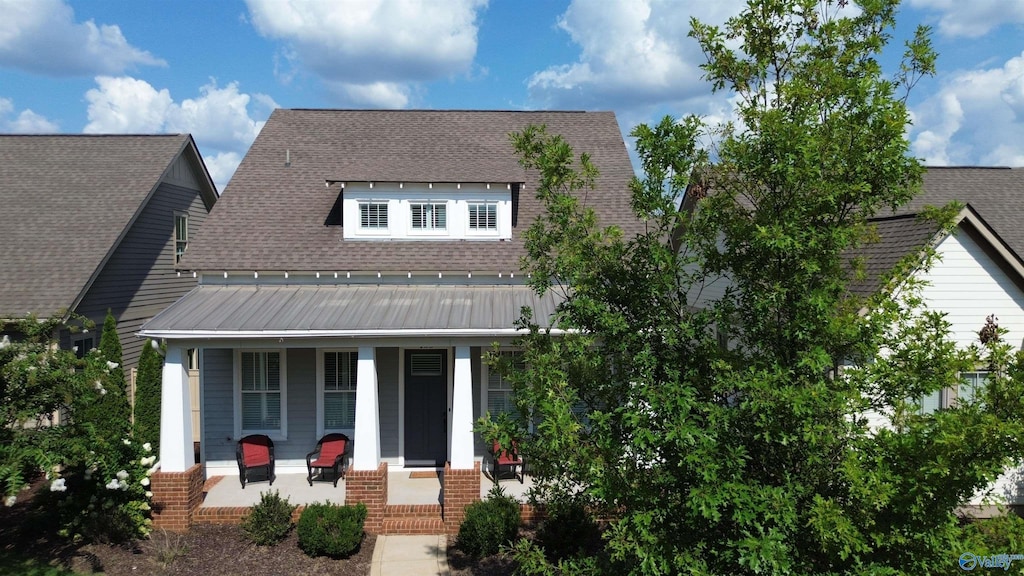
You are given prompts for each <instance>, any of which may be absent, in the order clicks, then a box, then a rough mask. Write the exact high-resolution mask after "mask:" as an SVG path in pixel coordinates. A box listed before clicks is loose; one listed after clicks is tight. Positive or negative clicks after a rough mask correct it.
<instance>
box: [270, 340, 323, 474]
mask: <svg viewBox="0 0 1024 576" xmlns="http://www.w3.org/2000/svg"><path fill="white" fill-rule="evenodd" d="M286 352H287V354H288V381H287V383H286V385H287V387H288V389H287V394H288V440H282V441H274V455H275V457H276V458H277V459H278V461H280V460H302V461H303V464H305V458H306V454H307V453H309V451H310V450H312V449H313V448H314V447H315V446H316V441H317V440H318V438H317V436H316V350H315V349H313V348H294V349H289V350H287V351H286Z"/></svg>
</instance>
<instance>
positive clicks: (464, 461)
mask: <svg viewBox="0 0 1024 576" xmlns="http://www.w3.org/2000/svg"><path fill="white" fill-rule="evenodd" d="M450 454H451V459H452V469H472V468H473V369H472V368H471V367H470V359H469V346H456V347H455V378H454V388H453V390H452V432H451V450H450Z"/></svg>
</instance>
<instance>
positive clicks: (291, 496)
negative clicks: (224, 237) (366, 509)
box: [199, 474, 345, 508]
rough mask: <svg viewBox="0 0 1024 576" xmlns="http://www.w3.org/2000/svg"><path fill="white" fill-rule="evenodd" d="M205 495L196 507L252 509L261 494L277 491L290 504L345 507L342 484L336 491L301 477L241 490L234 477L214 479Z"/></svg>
mask: <svg viewBox="0 0 1024 576" xmlns="http://www.w3.org/2000/svg"><path fill="white" fill-rule="evenodd" d="M206 483H207V486H208V487H209V491H208V492H207V493H206V498H205V499H204V500H203V503H202V504H200V505H199V507H200V508H225V507H235V506H255V505H256V504H258V503H259V501H260V495H261V494H262V493H263V492H273V491H274V490H277V491H278V493H279V494H280V495H281V497H282V498H288V502H289V503H290V504H295V505H306V504H313V503H315V502H331V503H334V504H344V503H345V481H344V480H340V481H339V482H338V487H337V488H335V487H334V482H333V481H327V480H322V481H320V480H317V479H316V478H315V477H314V479H313V485H312V486H310V485H309V483H308V482H306V475H305V474H278V475H277V478H276V479H275V480H274V485H273V486H271V485H270V484H269V483H268V482H267V481H266V480H256V481H250V482H247V483H246V485H245V489H244V490H243V489H242V485H241V483H240V482H239V481H238V476H214V477H212V478H210V479H208V480H207V481H206Z"/></svg>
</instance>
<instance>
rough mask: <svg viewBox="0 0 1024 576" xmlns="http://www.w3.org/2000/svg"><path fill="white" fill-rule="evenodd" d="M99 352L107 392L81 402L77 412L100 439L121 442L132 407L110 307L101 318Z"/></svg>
mask: <svg viewBox="0 0 1024 576" xmlns="http://www.w3.org/2000/svg"><path fill="white" fill-rule="evenodd" d="M99 351H100V355H101V356H102V358H103V359H104V361H105V362H106V365H107V370H108V372H109V373H108V374H107V378H106V381H105V385H104V389H105V391H106V393H105V394H103V395H102V396H101V397H100V398H98V399H96V400H95V401H91V402H89V403H87V404H80V405H79V406H78V407H77V410H76V413H77V414H79V415H80V416H81V418H82V420H83V421H84V422H88V423H90V424H91V425H92V426H94V427H95V429H96V431H97V433H98V436H99V438H100V439H102V440H103V441H104V442H106V443H108V444H111V445H113V444H116V443H118V442H121V440H122V439H123V438H124V437H125V436H126V435H127V434H128V431H129V430H130V427H131V406H130V405H129V403H128V393H127V386H126V385H125V378H124V367H123V365H122V359H121V339H120V337H119V336H118V335H117V320H116V319H115V318H114V315H113V314H112V313H111V311H110V310H107V316H106V318H105V319H104V321H103V332H102V334H101V336H100V346H99Z"/></svg>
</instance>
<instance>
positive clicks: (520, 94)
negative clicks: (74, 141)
mask: <svg viewBox="0 0 1024 576" xmlns="http://www.w3.org/2000/svg"><path fill="white" fill-rule="evenodd" d="M741 6H742V1H741V0H717V1H714V2H709V1H707V0H615V1H613V0H558V1H555V0H491V1H489V2H488V1H487V0H354V1H349V0H334V1H327V0H245V1H243V0H217V1H198V0H175V1H173V2H167V1H156V0H134V1H131V2H128V1H123V2H118V1H108V0H104V1H66V0H0V14H3V15H4V16H3V18H2V20H0V132H5V133H53V132H60V133H82V132H86V133H164V132H190V133H192V134H193V136H194V137H195V139H196V141H197V143H198V145H199V148H200V152H201V153H202V154H203V157H204V159H205V160H206V163H207V166H208V168H209V169H210V172H211V174H212V175H213V177H214V180H215V181H216V182H217V184H218V187H219V188H220V189H223V187H224V185H225V184H226V183H227V181H228V179H229V178H230V176H231V174H232V173H233V172H234V169H235V167H236V166H237V165H238V162H239V161H240V160H241V158H242V156H244V155H245V151H246V150H247V149H248V146H249V145H250V144H251V143H252V140H253V139H254V138H255V137H256V135H257V134H258V133H259V130H260V128H261V127H262V125H263V123H264V122H265V121H266V119H267V117H268V116H269V115H270V112H271V110H273V109H274V108H276V107H285V108H437V109H453V108H458V109H477V108H479V109H516V110H518V109H525V110H529V109H590V110H594V109H599V110H613V111H615V113H616V114H617V116H618V119H619V123H620V125H621V126H622V128H623V132H624V133H628V131H629V130H630V128H631V127H632V126H634V125H635V124H637V123H639V122H655V121H657V120H658V119H659V118H660V117H661V116H663V115H665V114H672V115H673V116H677V117H678V116H683V115H685V114H690V113H693V114H700V115H705V116H708V117H709V118H712V119H722V118H728V117H729V115H730V110H731V104H730V102H729V99H728V96H729V95H728V94H715V95H712V94H711V92H710V89H709V87H708V86H707V84H705V83H704V82H703V81H701V79H700V76H701V73H700V69H699V68H698V66H699V65H700V63H702V62H703V58H702V55H701V54H700V51H699V50H698V49H697V47H696V45H695V44H694V43H693V41H692V40H690V39H689V38H687V35H686V32H687V30H688V21H689V18H690V16H696V17H698V18H700V19H702V20H705V21H709V22H712V23H720V22H722V21H724V20H725V18H726V17H728V16H729V15H730V14H733V13H735V12H737V11H738V10H739V9H740V7H741ZM899 22H900V25H899V30H898V31H897V33H898V34H909V31H912V30H913V28H914V27H915V26H916V25H918V24H928V25H931V26H933V28H934V38H933V39H934V43H935V46H936V48H937V50H938V52H939V53H940V57H939V62H938V68H939V73H938V75H937V76H936V77H934V78H930V79H926V80H925V81H923V82H922V83H921V84H920V85H919V86H918V87H917V89H916V90H915V92H914V93H913V95H912V97H911V99H910V101H909V104H910V107H911V111H912V114H913V118H914V125H913V126H912V127H911V128H910V129H909V130H908V137H909V139H910V141H911V145H912V151H913V153H914V154H915V155H916V156H918V157H920V158H922V159H923V160H924V161H925V162H926V163H927V164H929V165H999V166H1024V0H972V1H970V2H967V1H963V0H905V3H904V6H903V7H902V8H901V13H900V16H899ZM895 47H896V48H897V49H896V50H894V53H899V52H902V50H901V49H899V46H898V42H897V46H895ZM889 64H890V65H892V64H893V62H889Z"/></svg>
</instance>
